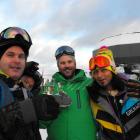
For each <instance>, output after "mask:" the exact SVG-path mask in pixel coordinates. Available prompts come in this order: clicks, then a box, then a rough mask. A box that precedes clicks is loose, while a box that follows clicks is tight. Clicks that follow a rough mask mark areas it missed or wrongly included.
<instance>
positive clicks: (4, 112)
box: [0, 102, 24, 132]
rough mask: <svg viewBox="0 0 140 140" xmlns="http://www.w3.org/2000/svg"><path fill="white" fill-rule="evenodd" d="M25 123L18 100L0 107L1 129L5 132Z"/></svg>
mask: <svg viewBox="0 0 140 140" xmlns="http://www.w3.org/2000/svg"><path fill="white" fill-rule="evenodd" d="M23 124H24V120H23V117H22V113H21V112H20V107H19V104H18V103H17V102H14V103H12V104H10V105H7V106H5V107H4V108H2V109H0V129H1V130H2V131H3V132H7V131H8V130H9V129H13V128H14V127H16V126H21V125H23Z"/></svg>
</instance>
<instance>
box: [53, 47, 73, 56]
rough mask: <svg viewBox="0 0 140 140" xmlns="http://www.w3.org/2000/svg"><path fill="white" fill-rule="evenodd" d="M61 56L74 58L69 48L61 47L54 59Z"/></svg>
mask: <svg viewBox="0 0 140 140" xmlns="http://www.w3.org/2000/svg"><path fill="white" fill-rule="evenodd" d="M63 54H68V55H73V56H74V50H73V49H72V48H71V47H68V46H62V47H60V48H58V49H57V50H56V52H55V57H56V58H58V57H59V56H62V55H63Z"/></svg>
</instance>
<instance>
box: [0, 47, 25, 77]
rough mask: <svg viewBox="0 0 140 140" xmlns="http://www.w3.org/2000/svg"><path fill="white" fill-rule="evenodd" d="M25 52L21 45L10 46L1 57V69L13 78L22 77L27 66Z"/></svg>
mask: <svg viewBox="0 0 140 140" xmlns="http://www.w3.org/2000/svg"><path fill="white" fill-rule="evenodd" d="M25 61H26V59H25V54H24V51H23V50H22V49H21V47H19V46H12V47H10V48H8V49H7V50H6V51H5V52H4V54H3V55H2V57H1V59H0V70H1V71H2V72H4V73H5V74H7V75H8V76H10V77H11V78H12V79H13V80H17V79H19V78H20V77H21V75H22V73H23V71H24V68H25Z"/></svg>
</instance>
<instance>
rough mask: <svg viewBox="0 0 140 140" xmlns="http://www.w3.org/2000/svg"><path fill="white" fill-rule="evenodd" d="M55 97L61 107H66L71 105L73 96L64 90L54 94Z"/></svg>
mask: <svg viewBox="0 0 140 140" xmlns="http://www.w3.org/2000/svg"><path fill="white" fill-rule="evenodd" d="M53 97H54V98H55V100H56V101H57V103H58V104H59V107H62V108H66V107H68V106H70V105H71V103H72V100H71V98H70V97H69V96H68V95H67V94H65V93H64V92H59V94H54V95H53Z"/></svg>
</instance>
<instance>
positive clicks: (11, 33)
mask: <svg viewBox="0 0 140 140" xmlns="http://www.w3.org/2000/svg"><path fill="white" fill-rule="evenodd" d="M17 35H20V36H22V37H23V39H24V40H25V41H27V42H28V43H30V44H31V43H32V42H31V39H30V36H29V34H28V33H27V32H26V31H25V30H24V29H21V28H18V27H10V28H7V29H5V30H4V31H3V32H2V33H1V38H3V39H13V38H16V37H17Z"/></svg>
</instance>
